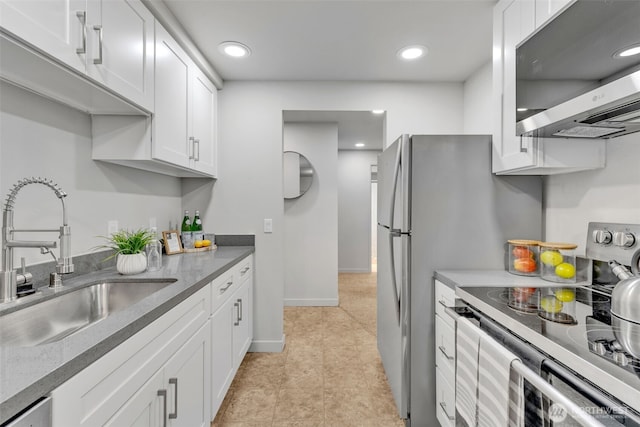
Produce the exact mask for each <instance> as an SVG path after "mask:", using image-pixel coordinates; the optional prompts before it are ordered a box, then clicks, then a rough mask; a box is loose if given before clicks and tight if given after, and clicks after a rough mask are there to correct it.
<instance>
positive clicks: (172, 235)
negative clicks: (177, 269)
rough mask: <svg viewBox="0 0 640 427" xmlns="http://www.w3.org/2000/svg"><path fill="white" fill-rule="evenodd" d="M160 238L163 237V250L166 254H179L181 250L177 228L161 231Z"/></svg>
mask: <svg viewBox="0 0 640 427" xmlns="http://www.w3.org/2000/svg"><path fill="white" fill-rule="evenodd" d="M162 238H163V239H164V250H165V252H166V253H167V255H173V254H180V253H182V252H183V249H182V242H181V241H180V232H179V231H178V230H169V231H163V232H162Z"/></svg>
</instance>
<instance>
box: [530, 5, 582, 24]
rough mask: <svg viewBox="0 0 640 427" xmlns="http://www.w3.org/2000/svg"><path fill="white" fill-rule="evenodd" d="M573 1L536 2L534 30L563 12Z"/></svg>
mask: <svg viewBox="0 0 640 427" xmlns="http://www.w3.org/2000/svg"><path fill="white" fill-rule="evenodd" d="M573 1H574V0H536V1H535V8H536V28H539V27H541V26H542V25H544V24H545V23H546V22H547V21H548V20H549V19H551V18H552V17H553V16H554V15H555V14H556V13H558V12H560V11H561V10H563V9H564V8H565V7H566V6H568V5H569V4H571V3H573Z"/></svg>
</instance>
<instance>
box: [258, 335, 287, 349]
mask: <svg viewBox="0 0 640 427" xmlns="http://www.w3.org/2000/svg"><path fill="white" fill-rule="evenodd" d="M284 343H285V336H284V334H282V338H281V339H280V340H275V341H274V340H253V341H252V342H251V346H250V347H249V351H250V352H252V353H281V352H282V350H284Z"/></svg>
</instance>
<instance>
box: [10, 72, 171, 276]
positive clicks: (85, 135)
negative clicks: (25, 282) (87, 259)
mask: <svg viewBox="0 0 640 427" xmlns="http://www.w3.org/2000/svg"><path fill="white" fill-rule="evenodd" d="M0 150H1V152H2V157H1V159H0V165H1V168H0V184H1V185H0V194H1V197H2V204H4V200H5V197H6V194H7V192H8V191H9V189H10V188H11V186H12V185H13V184H14V183H15V182H16V181H17V180H18V179H21V178H24V177H31V176H42V177H46V178H50V179H53V180H54V181H55V182H56V183H58V184H59V185H60V186H61V187H62V188H63V189H64V191H66V192H67V194H68V196H67V197H66V199H65V205H66V206H67V211H68V217H69V225H70V226H71V233H72V238H71V250H72V254H73V255H78V254H83V253H87V252H89V251H91V249H92V248H93V247H94V246H96V245H98V244H101V243H103V241H102V240H100V239H99V238H97V237H96V236H104V235H106V234H107V221H109V220H118V221H119V223H120V228H130V229H132V228H140V227H147V226H148V225H149V218H151V217H155V218H156V221H157V225H158V229H167V228H168V226H169V221H170V220H172V221H174V223H175V220H176V219H178V218H179V217H180V207H181V206H180V205H181V188H180V180H179V179H178V178H172V177H167V176H164V175H158V174H154V173H149V172H143V171H138V170H135V169H131V168H125V167H121V166H115V165H110V164H106V163H101V162H95V161H93V160H91V117H90V116H89V115H87V114H84V113H81V112H79V111H77V110H73V109H71V108H68V107H66V106H63V105H61V104H58V103H55V102H53V101H49V100H47V99H45V98H41V97H39V96H37V95H34V94H31V93H30V92H26V91H23V90H21V89H18V88H16V87H14V86H11V85H8V84H5V83H0ZM61 222H62V212H61V204H60V201H59V200H58V199H57V198H56V197H55V196H54V194H53V193H52V192H51V191H50V190H49V189H47V188H46V187H45V186H43V185H29V186H27V187H24V188H23V189H22V190H21V191H20V193H19V195H18V197H17V199H16V204H15V221H14V224H15V226H16V228H26V227H30V228H33V227H37V228H57V227H59V226H60V225H61ZM22 237H24V238H26V239H38V240H56V239H57V237H58V236H57V233H48V234H31V235H30V236H24V235H22ZM54 252H55V253H56V254H57V249H56V250H54ZM20 256H25V257H26V259H27V264H32V263H35V262H40V261H49V260H51V257H50V255H46V256H43V255H40V253H39V251H38V250H33V249H26V250H16V252H15V258H14V259H15V262H16V263H19V261H20Z"/></svg>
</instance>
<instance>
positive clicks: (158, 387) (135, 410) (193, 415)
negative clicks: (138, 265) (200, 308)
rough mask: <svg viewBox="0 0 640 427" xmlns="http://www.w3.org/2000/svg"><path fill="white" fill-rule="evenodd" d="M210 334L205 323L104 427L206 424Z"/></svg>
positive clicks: (207, 422)
mask: <svg viewBox="0 0 640 427" xmlns="http://www.w3.org/2000/svg"><path fill="white" fill-rule="evenodd" d="M210 333H211V332H210V323H209V322H207V323H206V324H205V325H204V326H202V328H200V330H199V331H198V332H197V333H196V334H195V335H194V336H193V337H191V339H190V340H189V341H188V342H187V343H186V344H185V345H184V346H183V347H182V348H181V349H180V350H179V351H178V352H177V353H176V354H175V355H174V356H173V357H172V358H171V360H170V361H169V362H168V363H167V364H166V365H165V367H164V368H163V369H161V370H159V371H158V372H156V373H155V374H154V375H153V377H151V379H150V380H149V381H147V382H146V383H145V384H144V385H143V386H142V387H141V388H140V389H139V390H138V391H137V392H136V394H135V395H134V396H133V397H132V398H131V399H130V400H129V401H127V403H126V404H125V405H124V406H123V407H122V408H121V409H120V410H118V412H117V413H116V414H115V415H114V416H113V417H111V418H110V419H109V420H108V421H107V422H106V423H105V425H107V426H113V427H129V426H145V427H146V426H149V427H153V426H161V425H167V426H176V427H177V426H185V427H191V426H193V427H195V426H207V425H209V423H210V422H209V411H208V402H209V397H208V395H209V384H208V381H207V380H206V379H207V378H209V376H210V373H209V371H210V369H211V364H210V363H209V360H210V358H209V351H210V344H209V336H210ZM164 420H166V424H165V422H164Z"/></svg>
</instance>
